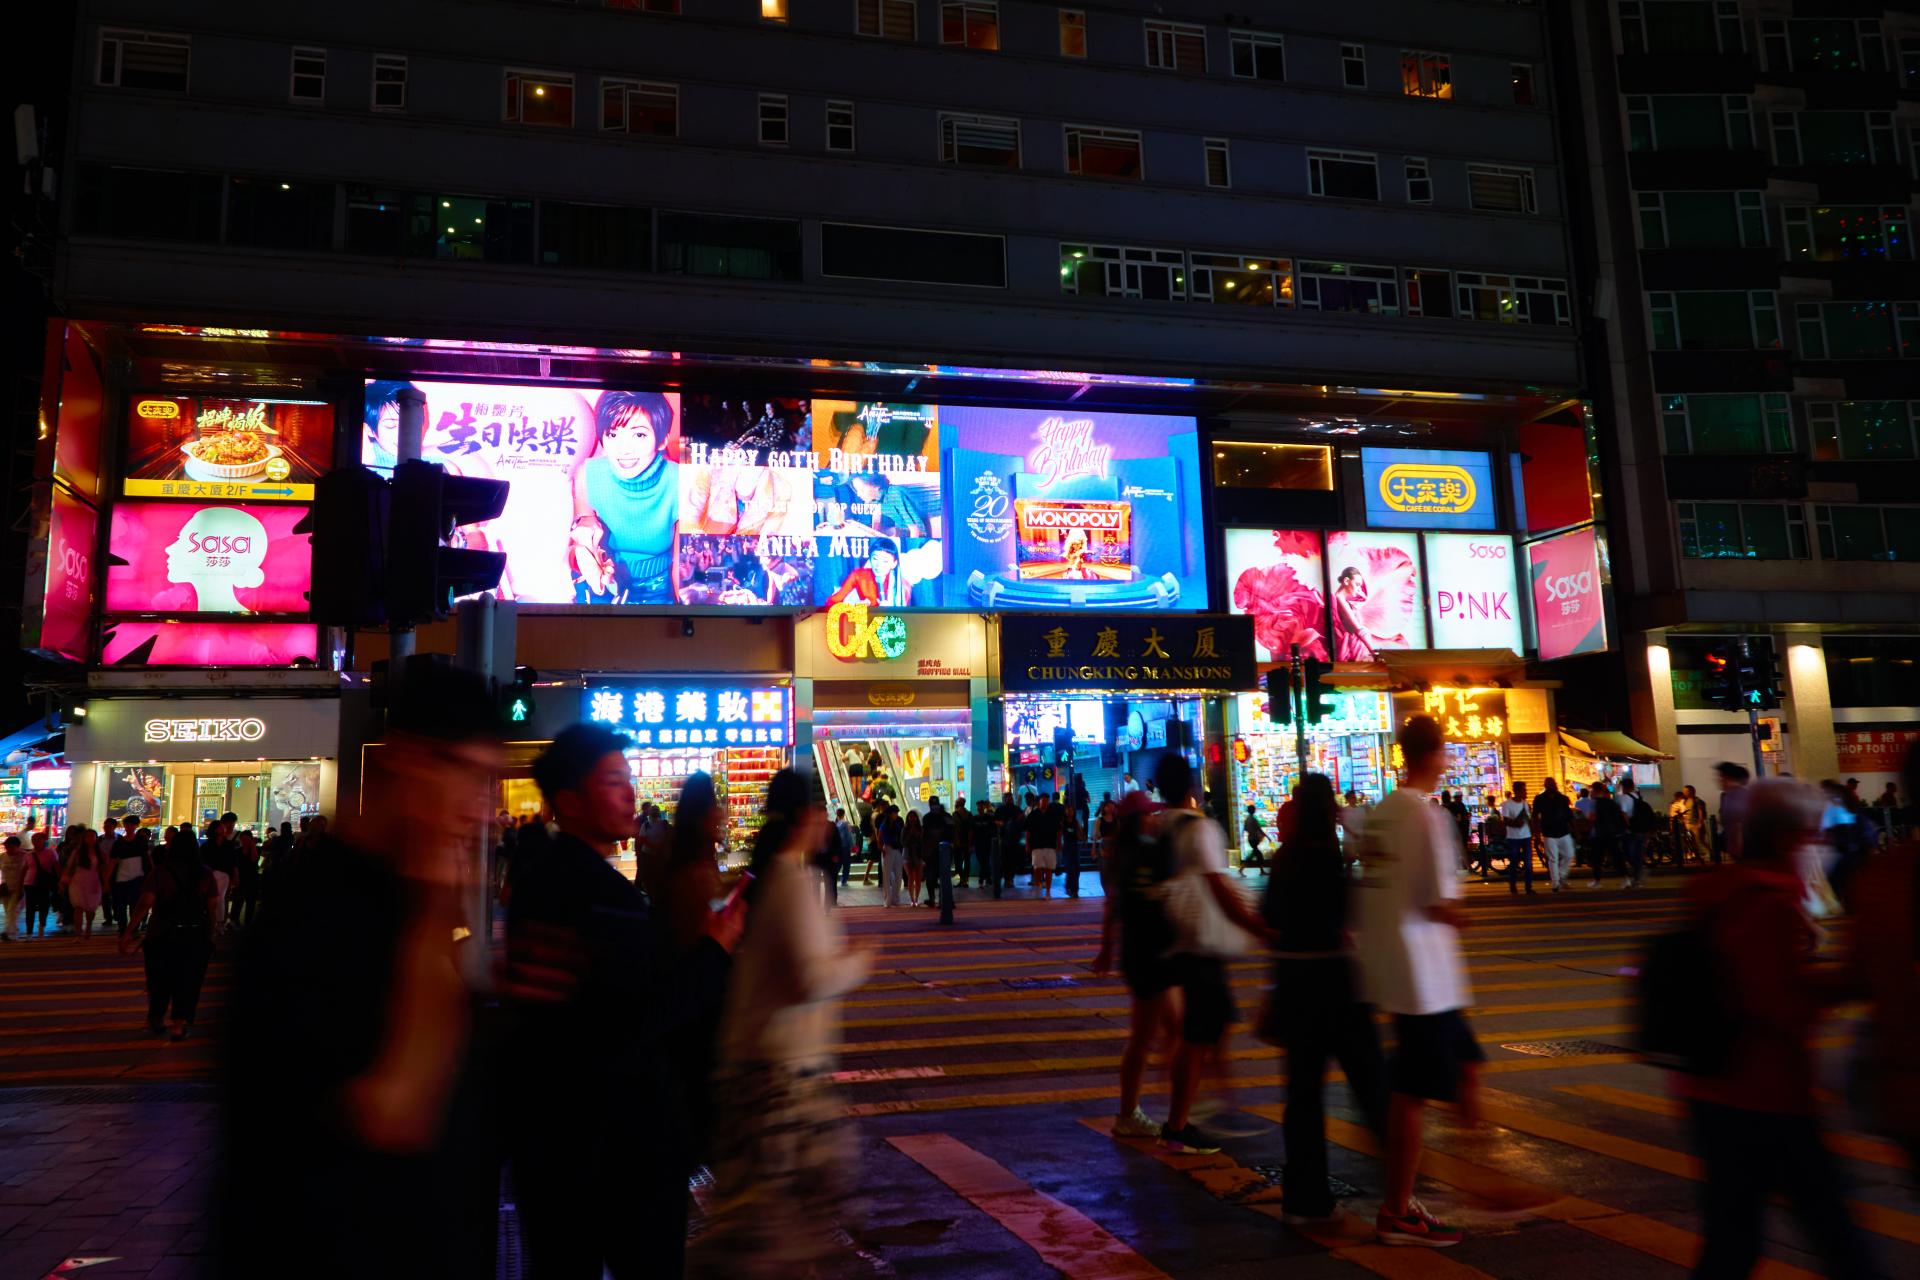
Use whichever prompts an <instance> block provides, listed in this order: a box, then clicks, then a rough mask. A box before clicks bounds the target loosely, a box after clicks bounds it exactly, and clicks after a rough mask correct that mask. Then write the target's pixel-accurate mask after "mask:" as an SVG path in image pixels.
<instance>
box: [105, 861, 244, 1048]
mask: <svg viewBox="0 0 1920 1280" xmlns="http://www.w3.org/2000/svg"><path fill="white" fill-rule="evenodd" d="M149 915H151V916H152V917H153V919H152V922H151V923H150V924H148V926H147V936H146V938H145V940H144V941H136V939H135V937H134V935H135V933H136V932H137V931H138V930H139V928H140V926H141V925H142V924H143V923H146V922H147V917H148V916H149ZM219 929H220V887H219V885H218V884H216V883H215V881H214V878H213V873H212V872H211V871H209V870H208V869H207V864H206V863H204V862H202V861H201V860H200V842H199V841H198V840H196V839H195V838H194V835H193V831H192V829H191V828H189V829H187V830H183V831H180V832H178V833H176V834H175V835H174V837H173V841H172V843H170V844H169V845H168V846H167V847H166V848H165V849H163V850H162V851H161V852H160V854H159V856H158V857H156V858H155V859H154V867H153V870H152V872H151V873H149V874H148V876H147V883H146V887H145V888H144V889H142V890H141V893H140V900H139V901H138V902H135V903H134V904H133V915H132V916H131V917H130V918H129V919H128V921H127V927H126V928H125V929H123V930H122V931H121V933H120V954H121V955H123V956H124V955H127V954H129V953H131V952H132V950H133V948H134V947H135V946H136V945H138V946H140V947H141V949H142V951H143V953H144V955H145V961H146V973H147V1030H149V1031H151V1032H153V1034H155V1035H160V1034H162V1033H163V1032H164V1031H165V1030H166V1027H165V1025H164V1024H165V1021H166V1018H167V1015H168V1013H169V1011H171V1013H172V1015H173V1032H172V1034H171V1035H170V1036H169V1039H173V1040H184V1039H186V1038H187V1035H188V1033H189V1032H190V1031H191V1030H192V1029H193V1018H194V1014H195V1012H196V1011H197V1010H198V1009H199V1007H200V987H201V984H203V983H204V982H205V981H206V980H207V962H208V961H209V960H211V959H212V958H213V940H214V937H215V936H216V935H217V934H218V932H219Z"/></svg>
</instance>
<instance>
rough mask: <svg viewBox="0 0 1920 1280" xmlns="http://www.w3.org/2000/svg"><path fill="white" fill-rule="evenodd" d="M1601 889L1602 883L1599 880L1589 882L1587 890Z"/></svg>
mask: <svg viewBox="0 0 1920 1280" xmlns="http://www.w3.org/2000/svg"><path fill="white" fill-rule="evenodd" d="M1599 887H1600V882H1599V881H1598V880H1589V881H1587V888H1589V889H1598V888H1599Z"/></svg>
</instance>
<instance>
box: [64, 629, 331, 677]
mask: <svg viewBox="0 0 1920 1280" xmlns="http://www.w3.org/2000/svg"><path fill="white" fill-rule="evenodd" d="M319 652H320V649H319V630H318V628H316V627H314V626H313V624H312V623H307V622H125V621H122V622H111V623H108V624H107V629H106V634H105V635H104V636H102V637H101V650H100V661H101V662H102V663H103V664H105V665H106V666H110V667H115V666H118V667H288V666H292V665H293V664H294V663H296V662H314V661H316V659H317V658H318V656H319Z"/></svg>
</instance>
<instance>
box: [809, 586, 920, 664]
mask: <svg viewBox="0 0 1920 1280" xmlns="http://www.w3.org/2000/svg"><path fill="white" fill-rule="evenodd" d="M827 652H828V653H830V654H832V655H833V656H834V657H836V658H838V659H840V661H842V662H885V661H888V660H889V659H892V658H899V657H903V656H905V654H906V652H907V620H906V619H905V618H903V617H901V616H900V615H899V614H897V613H872V612H870V611H869V610H868V607H867V602H866V601H864V600H842V601H841V602H840V603H839V604H836V605H834V606H833V607H832V608H831V609H828V610H827Z"/></svg>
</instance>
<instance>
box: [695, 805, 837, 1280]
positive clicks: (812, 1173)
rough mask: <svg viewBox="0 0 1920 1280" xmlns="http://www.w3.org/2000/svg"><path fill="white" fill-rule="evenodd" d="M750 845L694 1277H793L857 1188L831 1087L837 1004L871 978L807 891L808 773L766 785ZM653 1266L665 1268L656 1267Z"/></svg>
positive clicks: (833, 1238)
mask: <svg viewBox="0 0 1920 1280" xmlns="http://www.w3.org/2000/svg"><path fill="white" fill-rule="evenodd" d="M767 803H768V817H767V821H766V824H765V825H764V826H763V827H762V828H761V830H760V834H759V837H758V839H757V840H756V842H755V851H754V865H755V869H756V878H755V880H754V881H753V883H752V886H751V889H750V892H751V893H752V895H753V904H752V911H751V915H750V917H749V922H748V927H747V930H746V935H745V937H744V938H743V939H742V941H741V943H740V948H739V951H738V954H737V956H736V958H735V963H734V971H733V976H732V982H731V986H730V989H729V991H728V993H727V1002H726V1013H725V1015H724V1017H723V1018H722V1020H721V1034H720V1070H719V1073H718V1084H717V1086H716V1091H717V1092H718V1093H719V1094H720V1096H724V1097H725V1098H726V1099H727V1104H728V1105H727V1108H726V1110H725V1113H724V1114H723V1115H722V1116H721V1117H720V1131H719V1135H718V1140H717V1148H716V1150H717V1157H718V1158H717V1159H716V1160H715V1162H714V1166H713V1173H714V1184H715V1191H716V1201H717V1207H716V1209H715V1211H714V1212H713V1213H712V1214H711V1215H710V1217H709V1218H708V1221H707V1229H706V1230H705V1231H704V1232H702V1233H701V1235H700V1237H699V1240H698V1242H697V1244H696V1245H695V1247H694V1251H693V1255H692V1260H693V1263H694V1272H695V1274H698V1275H709V1276H714V1277H725V1278H727V1280H733V1278H734V1277H760V1276H765V1277H783V1278H784V1277H794V1276H805V1275H808V1274H811V1272H810V1268H811V1267H813V1266H814V1264H816V1263H817V1262H819V1261H820V1260H822V1259H824V1258H826V1257H828V1256H829V1255H830V1254H831V1253H832V1252H833V1251H834V1250H835V1249H836V1247H837V1242H838V1240H839V1239H840V1238H841V1237H840V1236H839V1234H838V1230H837V1229H838V1227H839V1224H840V1223H841V1222H843V1221H844V1220H845V1219H846V1218H847V1217H848V1215H849V1212H850V1210H851V1201H852V1196H853V1192H854V1190H855V1188H856V1187H857V1186H858V1184H859V1167H858V1160H859V1153H858V1148H857V1144H856V1142H855V1140H854V1135H853V1133H852V1131H851V1129H850V1128H849V1126H848V1124H847V1119H846V1110H845V1107H844V1105H843V1104H842V1103H841V1101H840V1099H839V1097H838V1096H837V1092H836V1090H835V1088H834V1086H833V1071H834V1067H835V1057H836V1053H837V1042H836V1034H835V1031H834V1023H835V1014H836V1008H835V1002H836V1001H837V1000H838V998H839V997H840V996H842V995H844V994H845V993H846V992H849V991H852V990H853V989H854V988H856V987H858V986H859V985H860V983H861V982H862V981H864V980H865V978H866V976H867V973H868V971H869V969H870V967H871V953H870V952H868V951H866V950H863V949H862V950H852V949H849V948H848V947H847V946H846V944H845V941H844V938H843V935H842V933H841V930H840V927H839V924H838V922H837V920H836V918H835V917H834V915H833V914H832V913H830V912H828V911H827V910H826V909H825V908H824V907H822V905H821V904H820V901H819V897H818V895H816V894H815V893H813V892H812V891H811V886H810V884H809V875H810V873H809V871H808V868H807V863H808V860H809V858H810V857H811V856H812V854H813V851H814V849H815V848H816V847H817V846H818V845H819V843H820V842H821V841H822V840H823V839H824V838H825V836H826V814H825V813H824V812H823V811H822V810H821V809H820V808H819V807H818V806H817V805H814V804H813V803H811V801H810V800H809V799H808V793H807V787H806V783H805V782H804V780H802V779H801V777H800V776H799V775H798V774H796V773H794V772H793V771H792V770H781V771H780V773H778V774H776V775H775V776H774V779H773V781H772V782H771V783H770V784H769V786H768V794H767ZM661 1274H673V1273H671V1272H663V1273H661Z"/></svg>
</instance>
